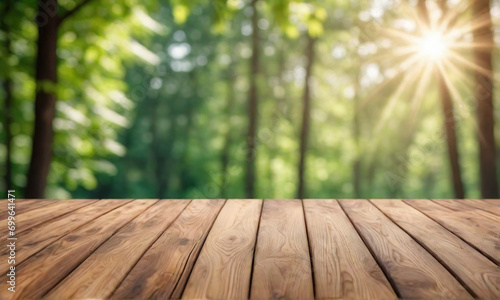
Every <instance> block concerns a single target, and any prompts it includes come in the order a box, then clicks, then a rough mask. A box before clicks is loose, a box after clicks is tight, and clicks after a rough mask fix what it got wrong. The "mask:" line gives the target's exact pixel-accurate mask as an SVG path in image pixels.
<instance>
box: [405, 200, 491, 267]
mask: <svg viewBox="0 0 500 300" xmlns="http://www.w3.org/2000/svg"><path fill="white" fill-rule="evenodd" d="M426 200H427V199H426ZM429 200H430V199H429ZM403 202H404V203H406V204H408V205H410V206H411V207H413V208H414V209H416V210H418V211H419V212H421V213H423V214H424V215H426V216H427V217H428V218H429V219H431V220H433V221H434V222H436V223H438V224H439V225H441V226H443V228H444V229H446V230H448V231H449V232H451V234H453V235H455V236H456V237H458V238H459V239H461V240H462V241H463V242H464V243H466V244H468V245H469V246H471V247H472V248H474V249H475V250H476V251H478V252H479V253H481V254H482V255H483V256H484V257H486V258H487V259H488V260H490V261H491V262H492V263H494V264H495V265H497V266H498V265H499V263H498V262H497V261H496V260H495V259H494V258H493V257H491V256H490V255H488V254H487V253H485V252H483V251H482V250H481V249H479V248H478V247H476V245H474V244H473V243H469V242H468V241H467V240H465V239H464V238H462V237H461V236H459V235H458V234H456V233H455V232H453V231H451V230H450V229H448V228H447V227H446V226H444V225H442V224H441V222H439V221H437V220H436V219H434V218H433V217H431V216H430V215H428V214H426V213H425V212H423V211H421V210H420V209H418V207H415V206H413V205H411V204H410V203H411V202H410V203H408V202H406V201H405V200H403ZM441 206H442V205H441Z"/></svg>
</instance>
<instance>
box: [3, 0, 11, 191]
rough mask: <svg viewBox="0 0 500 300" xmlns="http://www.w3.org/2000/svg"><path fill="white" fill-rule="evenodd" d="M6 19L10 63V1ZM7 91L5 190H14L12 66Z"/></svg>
mask: <svg viewBox="0 0 500 300" xmlns="http://www.w3.org/2000/svg"><path fill="white" fill-rule="evenodd" d="M4 5H5V6H4V11H3V13H4V16H5V17H4V19H3V24H2V25H3V30H4V32H5V35H6V37H5V54H6V55H5V59H6V61H7V62H8V58H9V57H10V56H11V55H12V49H11V37H10V28H9V24H8V23H7V18H6V17H7V16H8V14H9V12H10V9H11V7H12V6H11V5H12V1H11V0H8V1H6V3H5V4H4ZM3 87H4V90H5V102H4V119H3V120H4V125H3V126H4V130H5V148H6V153H5V189H10V188H13V186H12V132H11V130H10V124H11V123H12V97H13V94H12V72H11V70H10V66H8V67H7V76H6V78H5V81H4V83H3Z"/></svg>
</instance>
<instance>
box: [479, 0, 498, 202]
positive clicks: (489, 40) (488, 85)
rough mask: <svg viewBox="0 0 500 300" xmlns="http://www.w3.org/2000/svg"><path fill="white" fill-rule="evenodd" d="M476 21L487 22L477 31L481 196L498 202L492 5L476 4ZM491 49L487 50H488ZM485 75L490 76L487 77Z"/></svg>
mask: <svg viewBox="0 0 500 300" xmlns="http://www.w3.org/2000/svg"><path fill="white" fill-rule="evenodd" d="M473 14H474V20H476V21H479V20H480V21H481V22H485V24H484V25H483V26H481V27H479V28H476V29H475V30H473V36H474V43H475V44H477V45H478V46H477V47H476V48H474V59H475V63H476V65H477V66H478V67H479V68H481V69H482V70H483V72H481V71H479V70H476V71H475V77H476V85H475V89H474V91H475V96H476V109H477V112H476V113H477V127H478V141H479V170H480V179H481V196H482V197H483V198H498V197H499V195H498V185H497V183H498V181H497V173H496V158H495V135H494V123H495V122H494V119H493V112H494V110H493V72H492V69H493V65H492V57H491V56H492V49H493V47H494V43H493V32H492V29H491V26H492V23H491V14H490V1H486V0H475V1H474V4H473ZM485 45H487V46H485ZM484 72H486V73H487V74H486V75H485V74H484Z"/></svg>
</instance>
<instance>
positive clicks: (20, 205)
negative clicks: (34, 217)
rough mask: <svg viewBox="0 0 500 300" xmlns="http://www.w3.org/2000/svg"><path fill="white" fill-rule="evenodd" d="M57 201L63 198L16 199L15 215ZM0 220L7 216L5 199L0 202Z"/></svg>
mask: <svg viewBox="0 0 500 300" xmlns="http://www.w3.org/2000/svg"><path fill="white" fill-rule="evenodd" d="M58 201H63V200H44V199H29V200H25V199H16V202H15V204H16V208H15V210H16V215H20V214H22V213H26V212H28V211H31V210H35V209H38V208H41V207H44V206H46V205H51V204H54V203H57V202H58ZM0 208H1V211H0V220H5V219H7V217H8V216H9V214H8V211H7V201H6V200H4V202H2V203H0Z"/></svg>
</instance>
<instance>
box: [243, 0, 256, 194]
mask: <svg viewBox="0 0 500 300" xmlns="http://www.w3.org/2000/svg"><path fill="white" fill-rule="evenodd" d="M257 2H258V0H252V3H251V7H252V11H253V12H252V29H253V30H252V57H251V59H250V90H249V96H248V135H247V155H246V185H245V195H246V197H247V198H253V197H254V193H255V161H256V158H257V157H256V156H257V155H256V150H257V149H256V147H257V143H256V142H257V140H256V135H257V117H258V116H257V115H258V91H257V76H258V74H259V26H258V22H259V16H258V13H257Z"/></svg>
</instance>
